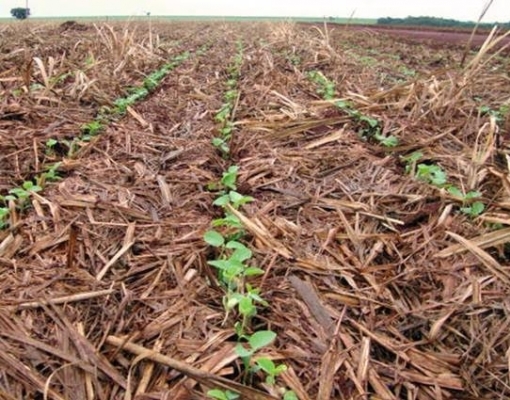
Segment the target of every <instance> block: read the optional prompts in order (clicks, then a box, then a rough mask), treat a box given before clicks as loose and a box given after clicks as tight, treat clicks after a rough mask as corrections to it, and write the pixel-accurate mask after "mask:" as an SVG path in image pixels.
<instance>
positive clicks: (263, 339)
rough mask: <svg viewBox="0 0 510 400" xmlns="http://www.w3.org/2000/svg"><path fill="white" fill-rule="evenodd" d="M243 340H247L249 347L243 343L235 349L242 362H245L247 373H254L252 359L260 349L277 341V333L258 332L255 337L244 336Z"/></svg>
mask: <svg viewBox="0 0 510 400" xmlns="http://www.w3.org/2000/svg"><path fill="white" fill-rule="evenodd" d="M243 339H245V340H247V343H246V344H247V346H245V345H243V344H242V343H238V344H237V345H236V347H235V351H236V353H237V355H238V356H239V357H241V360H242V361H243V364H244V367H245V369H246V370H247V371H249V372H253V368H252V366H251V359H252V357H253V355H254V354H255V353H256V352H257V351H259V350H260V349H262V348H264V347H266V346H269V345H270V344H271V343H272V342H274V340H275V339H276V333H274V332H273V331H258V332H255V333H254V334H253V335H244V336H243Z"/></svg>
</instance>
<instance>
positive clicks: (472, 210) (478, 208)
mask: <svg viewBox="0 0 510 400" xmlns="http://www.w3.org/2000/svg"><path fill="white" fill-rule="evenodd" d="M460 211H461V212H462V213H464V214H466V215H468V216H470V217H473V218H474V217H478V216H479V215H480V214H482V213H483V212H484V211H485V204H483V203H482V202H481V201H475V202H474V203H472V204H470V205H469V206H466V207H461V208H460Z"/></svg>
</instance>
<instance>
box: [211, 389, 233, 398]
mask: <svg viewBox="0 0 510 400" xmlns="http://www.w3.org/2000/svg"><path fill="white" fill-rule="evenodd" d="M207 396H209V397H210V398H211V399H215V400H237V399H239V398H240V396H239V394H238V393H236V392H232V391H231V390H221V389H211V390H209V391H208V392H207Z"/></svg>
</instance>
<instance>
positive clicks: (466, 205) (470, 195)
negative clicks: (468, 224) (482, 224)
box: [447, 186, 485, 218]
mask: <svg viewBox="0 0 510 400" xmlns="http://www.w3.org/2000/svg"><path fill="white" fill-rule="evenodd" d="M447 190H448V193H450V194H451V195H452V196H454V197H457V198H458V199H460V200H461V201H462V204H463V207H461V208H460V211H461V212H462V213H463V214H466V215H468V216H470V217H473V218H474V217H478V216H479V215H480V214H482V213H483V212H484V211H485V204H484V203H482V202H481V201H473V200H474V199H477V198H479V197H481V196H482V194H481V193H480V192H477V191H474V190H472V191H470V192H467V193H465V194H464V193H463V192H462V191H461V190H460V189H459V188H458V187H456V186H449V187H448V189H447Z"/></svg>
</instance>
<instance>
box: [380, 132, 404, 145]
mask: <svg viewBox="0 0 510 400" xmlns="http://www.w3.org/2000/svg"><path fill="white" fill-rule="evenodd" d="M374 139H376V140H377V141H378V142H379V143H380V144H382V145H383V146H385V147H396V146H398V138H396V137H395V136H393V135H390V136H384V135H382V134H380V133H376V134H375V135H374Z"/></svg>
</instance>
